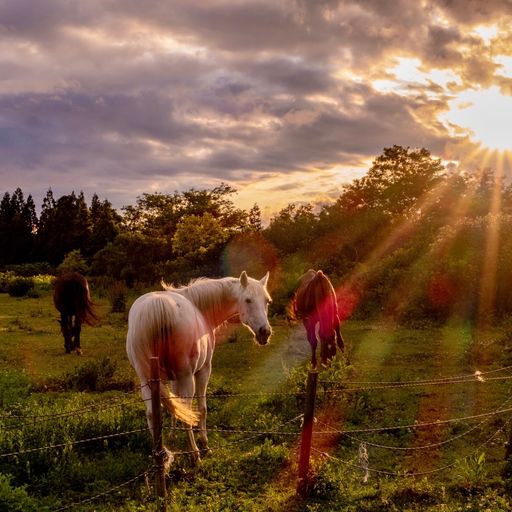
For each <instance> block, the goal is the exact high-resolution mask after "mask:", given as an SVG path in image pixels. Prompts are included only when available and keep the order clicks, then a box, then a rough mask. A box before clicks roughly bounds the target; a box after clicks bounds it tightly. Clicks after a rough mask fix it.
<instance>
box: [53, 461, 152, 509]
mask: <svg viewBox="0 0 512 512" xmlns="http://www.w3.org/2000/svg"><path fill="white" fill-rule="evenodd" d="M152 472H153V468H150V469H146V471H144V472H142V473H140V474H139V475H137V476H135V477H133V478H130V480H127V481H126V482H123V483H122V484H119V485H115V486H114V487H111V488H110V489H108V490H106V491H103V492H100V493H98V494H96V495H94V496H91V497H90V498H86V499H84V500H81V501H74V502H73V503H69V504H68V505H64V506H63V507H60V508H58V509H56V511H55V512H61V511H62V510H68V509H70V508H75V507H77V506H79V505H84V504H85V503H90V502H91V501H95V500H97V499H99V498H103V497H104V496H107V495H109V494H112V493H114V492H116V491H117V490H119V489H121V488H123V487H126V486H127V485H130V484H132V483H133V482H136V481H137V480H139V479H141V478H147V477H148V476H149V475H151V473H152Z"/></svg>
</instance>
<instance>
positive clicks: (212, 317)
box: [179, 278, 238, 330]
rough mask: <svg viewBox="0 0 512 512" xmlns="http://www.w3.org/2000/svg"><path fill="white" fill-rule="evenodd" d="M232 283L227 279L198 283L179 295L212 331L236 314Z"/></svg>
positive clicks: (180, 291) (184, 289)
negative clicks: (188, 302)
mask: <svg viewBox="0 0 512 512" xmlns="http://www.w3.org/2000/svg"><path fill="white" fill-rule="evenodd" d="M234 282H235V281H234V280H231V279H229V278H224V279H219V280H208V281H199V282H197V283H194V284H192V285H190V286H187V287H185V288H182V289H181V290H179V293H181V294H182V295H183V296H185V297H186V298H187V299H188V300H190V302H192V304H194V306H195V307H196V308H197V309H198V310H199V311H200V312H201V313H202V315H203V317H204V318H205V319H206V321H207V323H208V325H209V327H210V328H211V329H212V330H214V329H216V328H217V327H219V326H220V325H221V324H223V323H224V322H225V321H226V320H228V319H229V318H231V317H232V316H234V315H236V314H237V312H238V309H237V299H236V297H235V293H234Z"/></svg>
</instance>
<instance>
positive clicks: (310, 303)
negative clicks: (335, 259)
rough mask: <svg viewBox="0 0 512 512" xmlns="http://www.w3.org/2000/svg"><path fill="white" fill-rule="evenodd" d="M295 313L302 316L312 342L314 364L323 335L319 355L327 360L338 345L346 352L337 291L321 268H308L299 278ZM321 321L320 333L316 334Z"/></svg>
mask: <svg viewBox="0 0 512 512" xmlns="http://www.w3.org/2000/svg"><path fill="white" fill-rule="evenodd" d="M293 314H294V316H295V318H300V319H302V322H303V324H304V327H305V328H306V331H307V335H308V341H309V344H310V345H311V364H312V366H313V367H314V368H316V365H317V362H316V346H317V344H318V338H320V357H321V360H322V363H326V362H327V360H328V359H331V358H332V357H334V356H335V354H336V345H338V348H339V349H340V350H341V351H342V352H343V350H344V342H343V337H342V336H341V333H340V318H339V316H338V304H337V302H336V292H335V291H334V288H333V286H332V284H331V282H330V281H329V278H328V277H327V276H326V275H325V274H324V273H323V272H322V271H321V270H318V271H315V270H308V271H307V272H306V273H305V274H303V275H302V276H301V277H300V278H299V286H298V288H297V291H296V292H295V296H294V298H293ZM317 325H318V337H317V329H316V328H317Z"/></svg>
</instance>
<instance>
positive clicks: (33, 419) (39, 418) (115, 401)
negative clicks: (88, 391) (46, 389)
mask: <svg viewBox="0 0 512 512" xmlns="http://www.w3.org/2000/svg"><path fill="white" fill-rule="evenodd" d="M137 391H138V390H133V391H125V392H124V393H123V395H124V396H115V397H112V398H107V399H106V400H101V401H98V402H93V403H90V404H87V405H84V406H82V407H79V408H78V409H73V410H71V411H66V412H58V413H54V414H12V413H11V414H2V415H0V420H17V421H20V420H26V421H27V423H28V422H30V423H41V422H43V421H44V420H52V419H56V418H66V417H68V416H73V415H75V414H80V413H82V412H87V411H90V410H94V409H98V408H100V407H101V408H110V407H112V408H113V407H117V406H118V405H124V404H126V403H127V402H126V401H123V402H122V400H123V399H124V398H125V396H128V395H133V394H134V393H136V392H137ZM139 401H140V400H139V398H138V397H133V398H132V399H131V400H130V402H133V403H135V402H139ZM109 403H111V404H112V405H110V406H109V407H106V404H109Z"/></svg>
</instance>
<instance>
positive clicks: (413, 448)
mask: <svg viewBox="0 0 512 512" xmlns="http://www.w3.org/2000/svg"><path fill="white" fill-rule="evenodd" d="M511 400H512V395H509V397H508V398H507V399H506V400H505V401H504V402H502V403H501V404H500V406H499V407H498V409H496V410H495V411H494V412H491V413H489V414H488V415H487V416H485V417H484V419H483V420H482V421H480V422H479V423H477V424H476V425H474V426H473V427H471V428H469V429H468V430H466V431H464V432H462V433H461V434H458V435H456V436H453V437H450V438H449V439H445V440H444V441H439V442H437V443H430V444H426V445H421V446H407V447H402V446H391V445H385V444H379V443H374V442H371V441H367V440H363V439H359V438H358V437H355V436H353V435H351V434H349V433H348V432H347V431H339V430H336V429H335V428H334V427H331V426H330V425H328V424H327V423H325V422H323V421H321V420H318V419H317V423H318V424H319V425H324V426H326V427H328V428H330V429H331V430H332V433H333V434H336V435H343V436H344V437H347V438H348V439H350V440H351V441H354V442H357V443H365V444H366V445H367V446H371V447H373V448H381V449H384V450H396V451H421V450H427V449H430V448H438V447H440V446H444V445H446V444H450V443H453V442H454V441H457V440H458V439H461V438H462V437H465V436H466V435H468V434H470V433H471V432H474V431H475V430H477V429H479V428H481V427H482V426H483V425H484V424H486V423H487V422H488V420H489V418H491V417H493V416H496V411H499V410H500V409H501V408H502V407H504V406H505V405H506V404H507V403H509V402H510V401H511ZM315 433H316V432H315Z"/></svg>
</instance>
